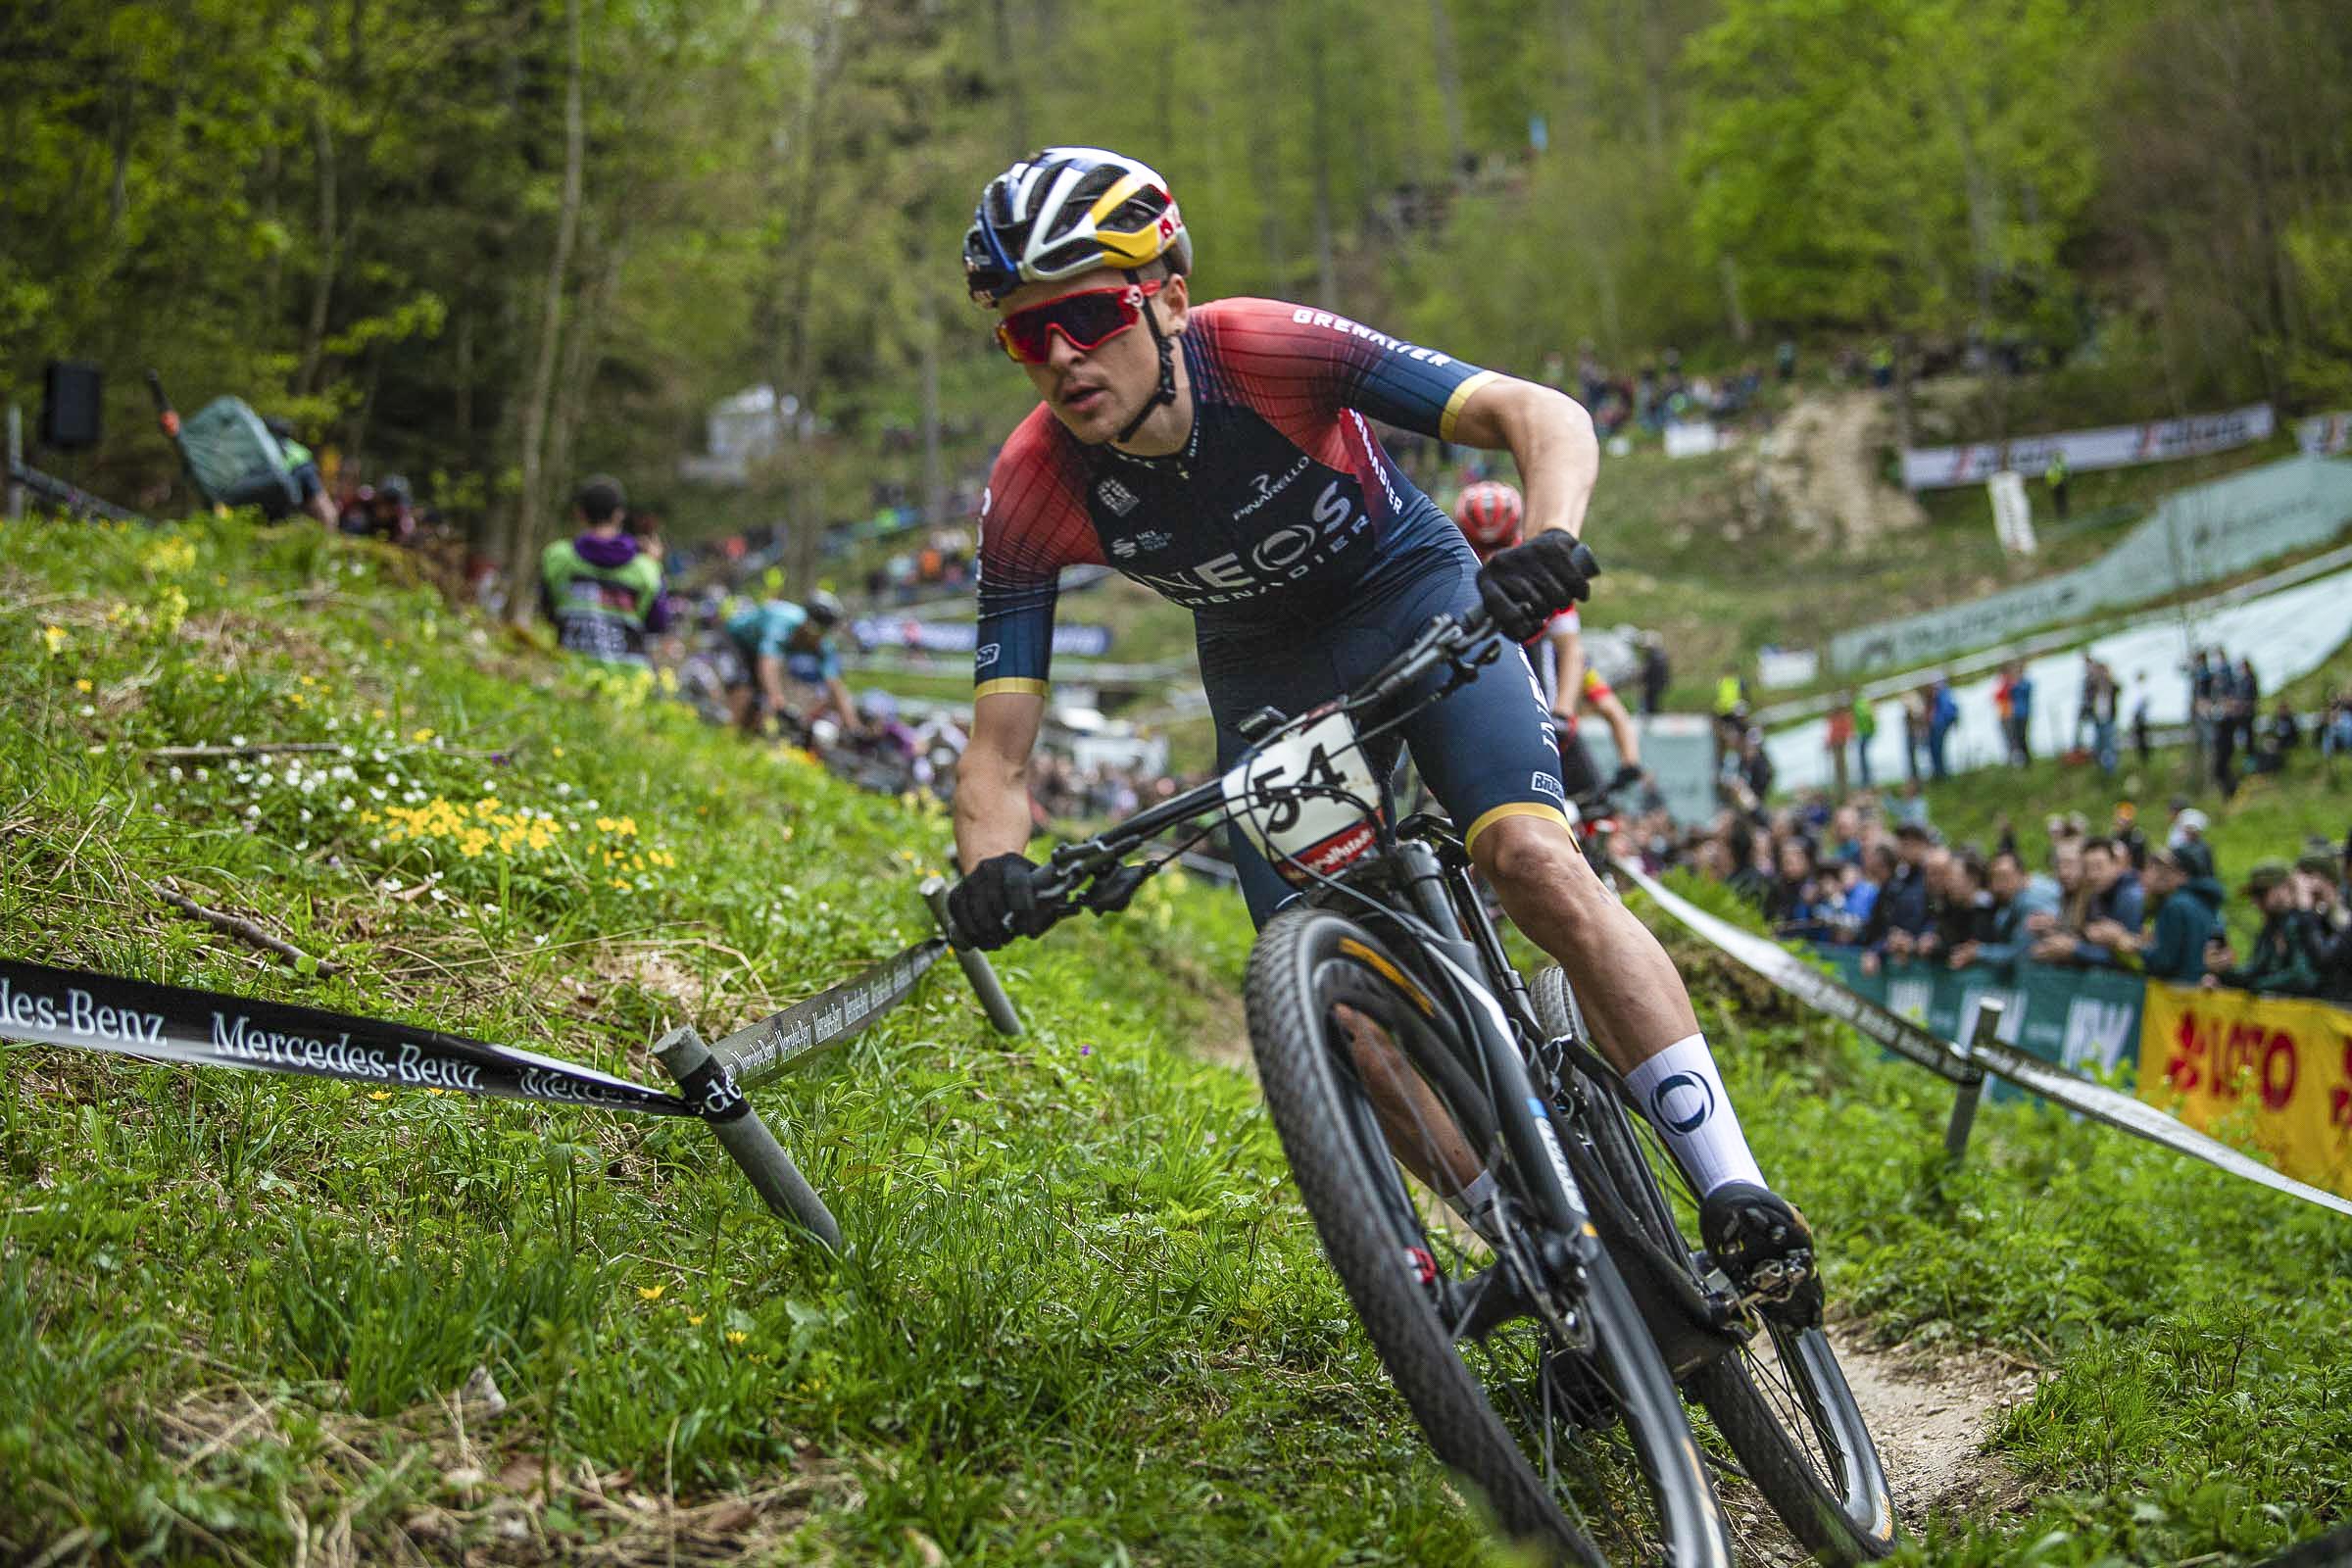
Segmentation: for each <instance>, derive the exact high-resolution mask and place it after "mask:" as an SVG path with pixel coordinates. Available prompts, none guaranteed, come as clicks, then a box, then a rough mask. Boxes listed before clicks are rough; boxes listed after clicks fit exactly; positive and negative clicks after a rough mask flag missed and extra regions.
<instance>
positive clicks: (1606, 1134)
mask: <svg viewBox="0 0 2352 1568" xmlns="http://www.w3.org/2000/svg"><path fill="white" fill-rule="evenodd" d="M1534 1000H1535V1005H1536V1017H1537V1020H1538V1021H1539V1022H1540V1023H1541V1024H1542V1025H1543V1027H1544V1032H1545V1033H1546V1034H1547V1035H1550V1036H1553V1037H1555V1038H1556V1037H1558V1036H1560V1035H1563V1034H1574V1035H1576V1036H1577V1037H1578V1038H1579V1039H1590V1038H1591V1037H1590V1035H1588V1034H1587V1033H1586V1031H1585V1028H1584V1019H1583V1017H1582V1016H1581V1015H1580V1013H1579V1012H1578V1010H1577V1007H1576V998H1575V995H1574V993H1573V992H1571V990H1570V989H1569V986H1568V981H1567V977H1566V976H1565V975H1564V974H1562V973H1561V972H1560V970H1559V969H1557V968H1546V969H1544V971H1543V972H1542V973H1541V974H1539V975H1537V976H1536V982H1535V986H1534ZM1588 1082H1589V1081H1588ZM1589 1088H1590V1092H1591V1101H1592V1104H1593V1114H1591V1115H1589V1116H1587V1117H1586V1118H1585V1120H1586V1122H1587V1123H1588V1127H1587V1131H1588V1132H1589V1134H1590V1135H1591V1136H1592V1138H1593V1145H1594V1152H1595V1154H1596V1155H1597V1156H1598V1158H1599V1159H1600V1160H1601V1161H1602V1162H1603V1163H1604V1164H1605V1165H1606V1166H1607V1167H1608V1169H1609V1171H1610V1172H1611V1174H1612V1175H1614V1176H1615V1177H1616V1179H1617V1185H1618V1189H1619V1191H1620V1192H1621V1193H1622V1194H1623V1195H1624V1196H1625V1198H1626V1200H1627V1206H1628V1207H1629V1208H1631V1209H1632V1210H1633V1211H1634V1215H1635V1217H1636V1218H1637V1219H1638V1220H1640V1221H1641V1222H1642V1223H1643V1224H1644V1225H1646V1226H1648V1227H1650V1229H1651V1234H1652V1238H1653V1239H1654V1240H1656V1241H1658V1242H1660V1243H1661V1244H1663V1245H1664V1246H1665V1247H1666V1248H1667V1249H1668V1250H1670V1251H1672V1252H1673V1254H1674V1255H1675V1256H1677V1257H1687V1256H1691V1255H1692V1254H1693V1253H1694V1252H1695V1251H1696V1249H1695V1248H1693V1247H1692V1245H1691V1242H1690V1241H1689V1240H1688V1239H1687V1233H1686V1227H1689V1229H1690V1230H1691V1231H1694V1230H1695V1229H1696V1227H1695V1224H1694V1223H1693V1220H1692V1216H1694V1215H1695V1214H1696V1212H1697V1197H1696V1195H1695V1194H1693V1193H1691V1190H1690V1188H1689V1185H1688V1183H1686V1182H1685V1181H1684V1178H1683V1176H1682V1172H1681V1170H1680V1168H1679V1167H1677V1166H1676V1165H1675V1163H1674V1161H1673V1160H1672V1159H1671V1158H1670V1157H1669V1156H1668V1155H1667V1154H1666V1152H1665V1151H1664V1150H1663V1149H1662V1148H1661V1147H1659V1146H1658V1144H1657V1142H1656V1139H1655V1135H1654V1134H1652V1133H1651V1132H1650V1131H1649V1128H1648V1124H1647V1123H1646V1122H1644V1121H1642V1120H1641V1118H1639V1117H1636V1116H1633V1115H1630V1114H1629V1113H1628V1112H1627V1111H1626V1110H1625V1108H1624V1106H1623V1104H1622V1103H1621V1102H1620V1101H1619V1100H1618V1098H1617V1096H1616V1095H1615V1094H1614V1093H1613V1092H1612V1091H1611V1090H1609V1089H1608V1088H1606V1087H1604V1086H1601V1085H1598V1084H1589ZM1637 1129H1638V1130H1637ZM1661 1173H1663V1178H1661ZM1670 1186H1671V1189H1672V1191H1673V1193H1674V1195H1675V1196H1674V1197H1673V1198H1670V1197H1669V1187H1670ZM1694 1274H1695V1270H1694ZM1688 1387H1689V1389H1690V1392H1691V1395H1692V1396H1693V1397H1696V1398H1697V1399H1698V1401H1699V1402H1700V1403H1701V1404H1703V1405H1705V1406H1706V1409H1707V1413H1708V1414H1709V1415H1711V1416H1713V1417H1714V1419H1715V1426H1716V1430H1717V1431H1718V1432H1720V1433H1721V1434H1722V1435H1723V1440H1724V1442H1725V1443H1726V1444H1727V1445H1728V1446H1730V1448H1731V1450H1732V1452H1733V1454H1734V1455H1735V1456H1736V1457H1737V1458H1738V1461H1739V1464H1738V1471H1739V1473H1740V1475H1741V1476H1743V1477H1744V1478H1745V1479H1746V1480H1747V1481H1748V1482H1749V1483H1751V1484H1752V1485H1753V1486H1754V1487H1755V1489H1756V1490H1757V1491H1758V1492H1759V1493H1761V1494H1762V1495H1763V1496H1764V1498H1765V1500H1766V1501H1767V1502H1769V1503H1770V1504H1771V1505H1772V1509H1773V1512H1774V1513H1776V1514H1778V1515H1779V1516H1780V1519H1781V1522H1782V1523H1783V1524H1784V1525H1786V1526H1787V1527H1788V1528H1789V1534H1790V1535H1792V1536H1794V1537H1795V1538H1796V1539H1797V1541H1798V1542H1799V1543H1801V1544H1803V1545H1804V1546H1805V1547H1806V1548H1807V1549H1809V1550H1811V1551H1813V1552H1816V1553H1818V1554H1819V1555H1821V1556H1822V1557H1823V1558H1825V1559H1827V1560H1829V1561H1832V1562H1840V1563H1858V1562H1871V1561H1875V1560H1877V1559H1878V1558H1881V1557H1884V1556H1886V1555H1887V1553H1888V1552H1890V1551H1892V1550H1893V1549H1894V1501H1893V1498H1892V1497H1891V1495H1889V1494H1888V1491H1887V1475H1886V1471H1885V1470H1884V1468H1882V1466H1881V1465H1880V1462H1879V1453H1878V1446H1877V1445H1876V1444H1874V1443H1873V1442H1872V1441H1871V1437H1870V1432H1869V1429H1868V1428H1867V1427H1866V1426H1865V1425H1864V1423H1863V1420H1862V1412H1861V1409H1860V1407H1859V1406H1857V1405H1856V1404H1855V1403H1854V1397H1853V1393H1852V1391H1851V1390H1850V1389H1848V1388H1847V1387H1846V1382H1845V1374H1844V1372H1843V1371H1842V1370H1841V1369H1840V1368H1839V1367H1838V1356H1837V1352H1836V1351H1835V1350H1834V1349H1832V1348H1831V1346H1830V1341H1829V1337H1828V1336H1827V1335H1825V1334H1823V1333H1822V1332H1821V1331H1820V1330H1819V1329H1789V1328H1784V1327H1781V1326H1779V1325H1777V1324H1772V1323H1762V1324H1760V1325H1758V1326H1757V1327H1756V1328H1755V1329H1754V1330H1753V1332H1751V1333H1750V1334H1749V1335H1748V1336H1747V1338H1746V1339H1745V1340H1744V1342H1743V1343H1742V1344H1741V1345H1740V1350H1739V1353H1738V1354H1735V1355H1727V1356H1721V1357H1719V1358H1716V1359H1714V1360H1711V1361H1709V1362H1708V1363H1707V1364H1706V1365H1704V1366H1702V1367H1700V1368H1698V1369H1697V1370H1696V1371H1695V1372H1693V1373H1692V1374H1691V1378H1690V1382H1689V1385H1688Z"/></svg>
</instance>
